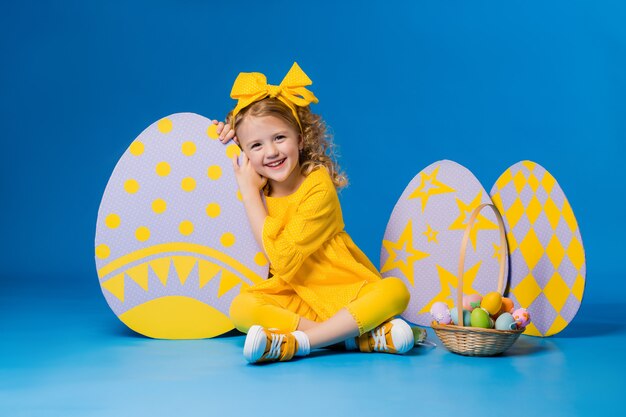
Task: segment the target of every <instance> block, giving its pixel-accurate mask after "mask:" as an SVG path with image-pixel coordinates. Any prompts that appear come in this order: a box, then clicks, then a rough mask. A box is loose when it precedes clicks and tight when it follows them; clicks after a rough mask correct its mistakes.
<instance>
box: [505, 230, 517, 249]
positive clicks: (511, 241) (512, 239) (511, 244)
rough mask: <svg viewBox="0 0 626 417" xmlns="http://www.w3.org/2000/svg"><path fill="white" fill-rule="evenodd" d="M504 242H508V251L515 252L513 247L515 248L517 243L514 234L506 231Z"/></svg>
mask: <svg viewBox="0 0 626 417" xmlns="http://www.w3.org/2000/svg"><path fill="white" fill-rule="evenodd" d="M506 242H507V243H508V244H509V253H513V252H515V249H517V247H518V244H517V239H515V235H514V234H513V233H507V235H506Z"/></svg>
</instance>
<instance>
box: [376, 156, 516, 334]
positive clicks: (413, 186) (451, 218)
mask: <svg viewBox="0 0 626 417" xmlns="http://www.w3.org/2000/svg"><path fill="white" fill-rule="evenodd" d="M482 203H491V199H490V198H489V195H488V194H487V192H486V191H485V190H484V189H483V187H482V186H481V185H480V183H479V182H478V180H477V179H476V178H475V177H474V175H472V173H471V172H470V171H468V170H467V169H466V168H465V167H463V166H461V165H459V164H457V163H455V162H452V161H438V162H435V163H433V164H431V165H429V166H428V167H426V168H425V169H424V170H422V171H421V172H420V173H418V174H417V175H416V176H415V177H414V178H413V179H412V180H411V182H410V183H409V185H408V186H407V187H406V189H405V190H404V192H403V193H402V195H401V196H400V199H399V200H398V202H397V203H396V205H395V207H394V209H393V212H392V214H391V218H390V219H389V223H388V224H387V229H386V230H385V236H384V239H383V244H382V248H381V254H380V258H381V259H380V265H381V273H382V275H383V276H384V277H389V276H396V277H399V278H400V279H402V280H404V282H405V283H406V285H407V287H408V289H409V292H410V293H411V300H410V302H409V305H408V307H407V309H406V310H405V311H404V313H403V314H402V317H403V318H404V319H406V320H408V321H410V322H412V323H415V324H419V325H424V326H428V325H430V323H431V317H430V314H429V312H430V308H431V307H432V305H433V304H434V303H436V302H438V301H441V302H444V303H446V304H447V305H448V306H449V307H453V306H454V301H455V300H456V291H457V290H458V267H459V253H460V247H461V241H462V239H463V234H464V232H465V228H466V226H467V222H468V220H469V217H470V215H471V213H472V211H473V210H474V209H475V208H476V207H478V206H479V205H480V204H482ZM499 245H500V235H499V230H498V223H497V220H496V218H495V214H493V212H491V211H490V210H484V211H483V212H481V214H480V215H479V216H478V218H477V220H476V222H475V224H474V226H473V228H472V230H471V233H470V244H469V245H468V249H467V257H466V260H465V271H464V274H463V288H462V289H461V290H462V291H463V294H465V295H470V294H486V293H488V292H490V291H495V290H497V285H498V272H499V252H498V251H499ZM505 276H506V275H505Z"/></svg>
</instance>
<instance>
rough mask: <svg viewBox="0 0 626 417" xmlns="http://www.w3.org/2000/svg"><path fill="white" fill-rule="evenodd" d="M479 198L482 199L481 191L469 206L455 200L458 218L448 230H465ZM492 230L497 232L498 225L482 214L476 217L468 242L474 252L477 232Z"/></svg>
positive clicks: (478, 202)
mask: <svg viewBox="0 0 626 417" xmlns="http://www.w3.org/2000/svg"><path fill="white" fill-rule="evenodd" d="M481 198H482V191H479V192H478V194H477V195H476V197H475V198H474V200H472V202H471V203H469V204H465V203H464V202H463V201H461V200H459V199H458V198H457V199H456V204H457V206H458V207H459V217H457V218H456V220H454V222H452V224H451V225H450V227H449V228H448V229H450V230H465V228H466V227H467V222H468V221H469V218H470V216H471V215H472V212H473V211H474V209H475V208H476V207H478V206H479V205H480V203H481ZM493 229H495V230H497V229H498V225H497V224H495V223H494V222H492V221H491V220H489V219H488V218H486V217H485V216H483V215H482V214H479V215H478V217H477V218H476V221H475V222H474V226H473V227H472V230H471V231H470V241H471V242H472V247H473V248H474V250H476V235H477V234H478V231H479V230H493Z"/></svg>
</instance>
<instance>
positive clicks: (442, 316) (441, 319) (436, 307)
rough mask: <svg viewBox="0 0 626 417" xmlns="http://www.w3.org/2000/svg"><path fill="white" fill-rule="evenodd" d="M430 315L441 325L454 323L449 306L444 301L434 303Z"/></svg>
mask: <svg viewBox="0 0 626 417" xmlns="http://www.w3.org/2000/svg"><path fill="white" fill-rule="evenodd" d="M430 315H431V316H433V319H434V320H435V321H436V322H437V323H439V324H450V321H452V320H451V317H450V310H449V309H448V305H447V304H446V303H444V302H442V301H437V302H435V303H433V305H432V307H431V308H430Z"/></svg>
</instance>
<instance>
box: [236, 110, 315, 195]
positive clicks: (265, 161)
mask: <svg viewBox="0 0 626 417" xmlns="http://www.w3.org/2000/svg"><path fill="white" fill-rule="evenodd" d="M237 138H238V139H239V144H240V145H241V148H242V149H243V151H244V152H245V153H246V156H247V157H248V158H249V159H250V163H251V164H252V167H253V168H254V170H255V171H256V172H257V173H258V174H259V175H261V176H263V177H265V178H267V180H268V182H269V184H270V186H271V189H272V194H273V195H275V194H280V195H288V194H291V193H292V192H294V191H296V190H297V188H298V186H299V185H300V183H301V181H302V179H303V178H304V177H303V176H302V174H301V173H300V162H299V156H300V150H301V149H302V145H303V143H302V138H301V136H300V134H299V133H298V132H297V131H296V130H295V129H294V128H293V127H291V125H289V124H288V123H286V122H284V121H283V120H282V119H279V118H278V117H275V116H261V117H255V116H246V117H245V118H244V119H243V121H241V123H239V126H238V127H237Z"/></svg>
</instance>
